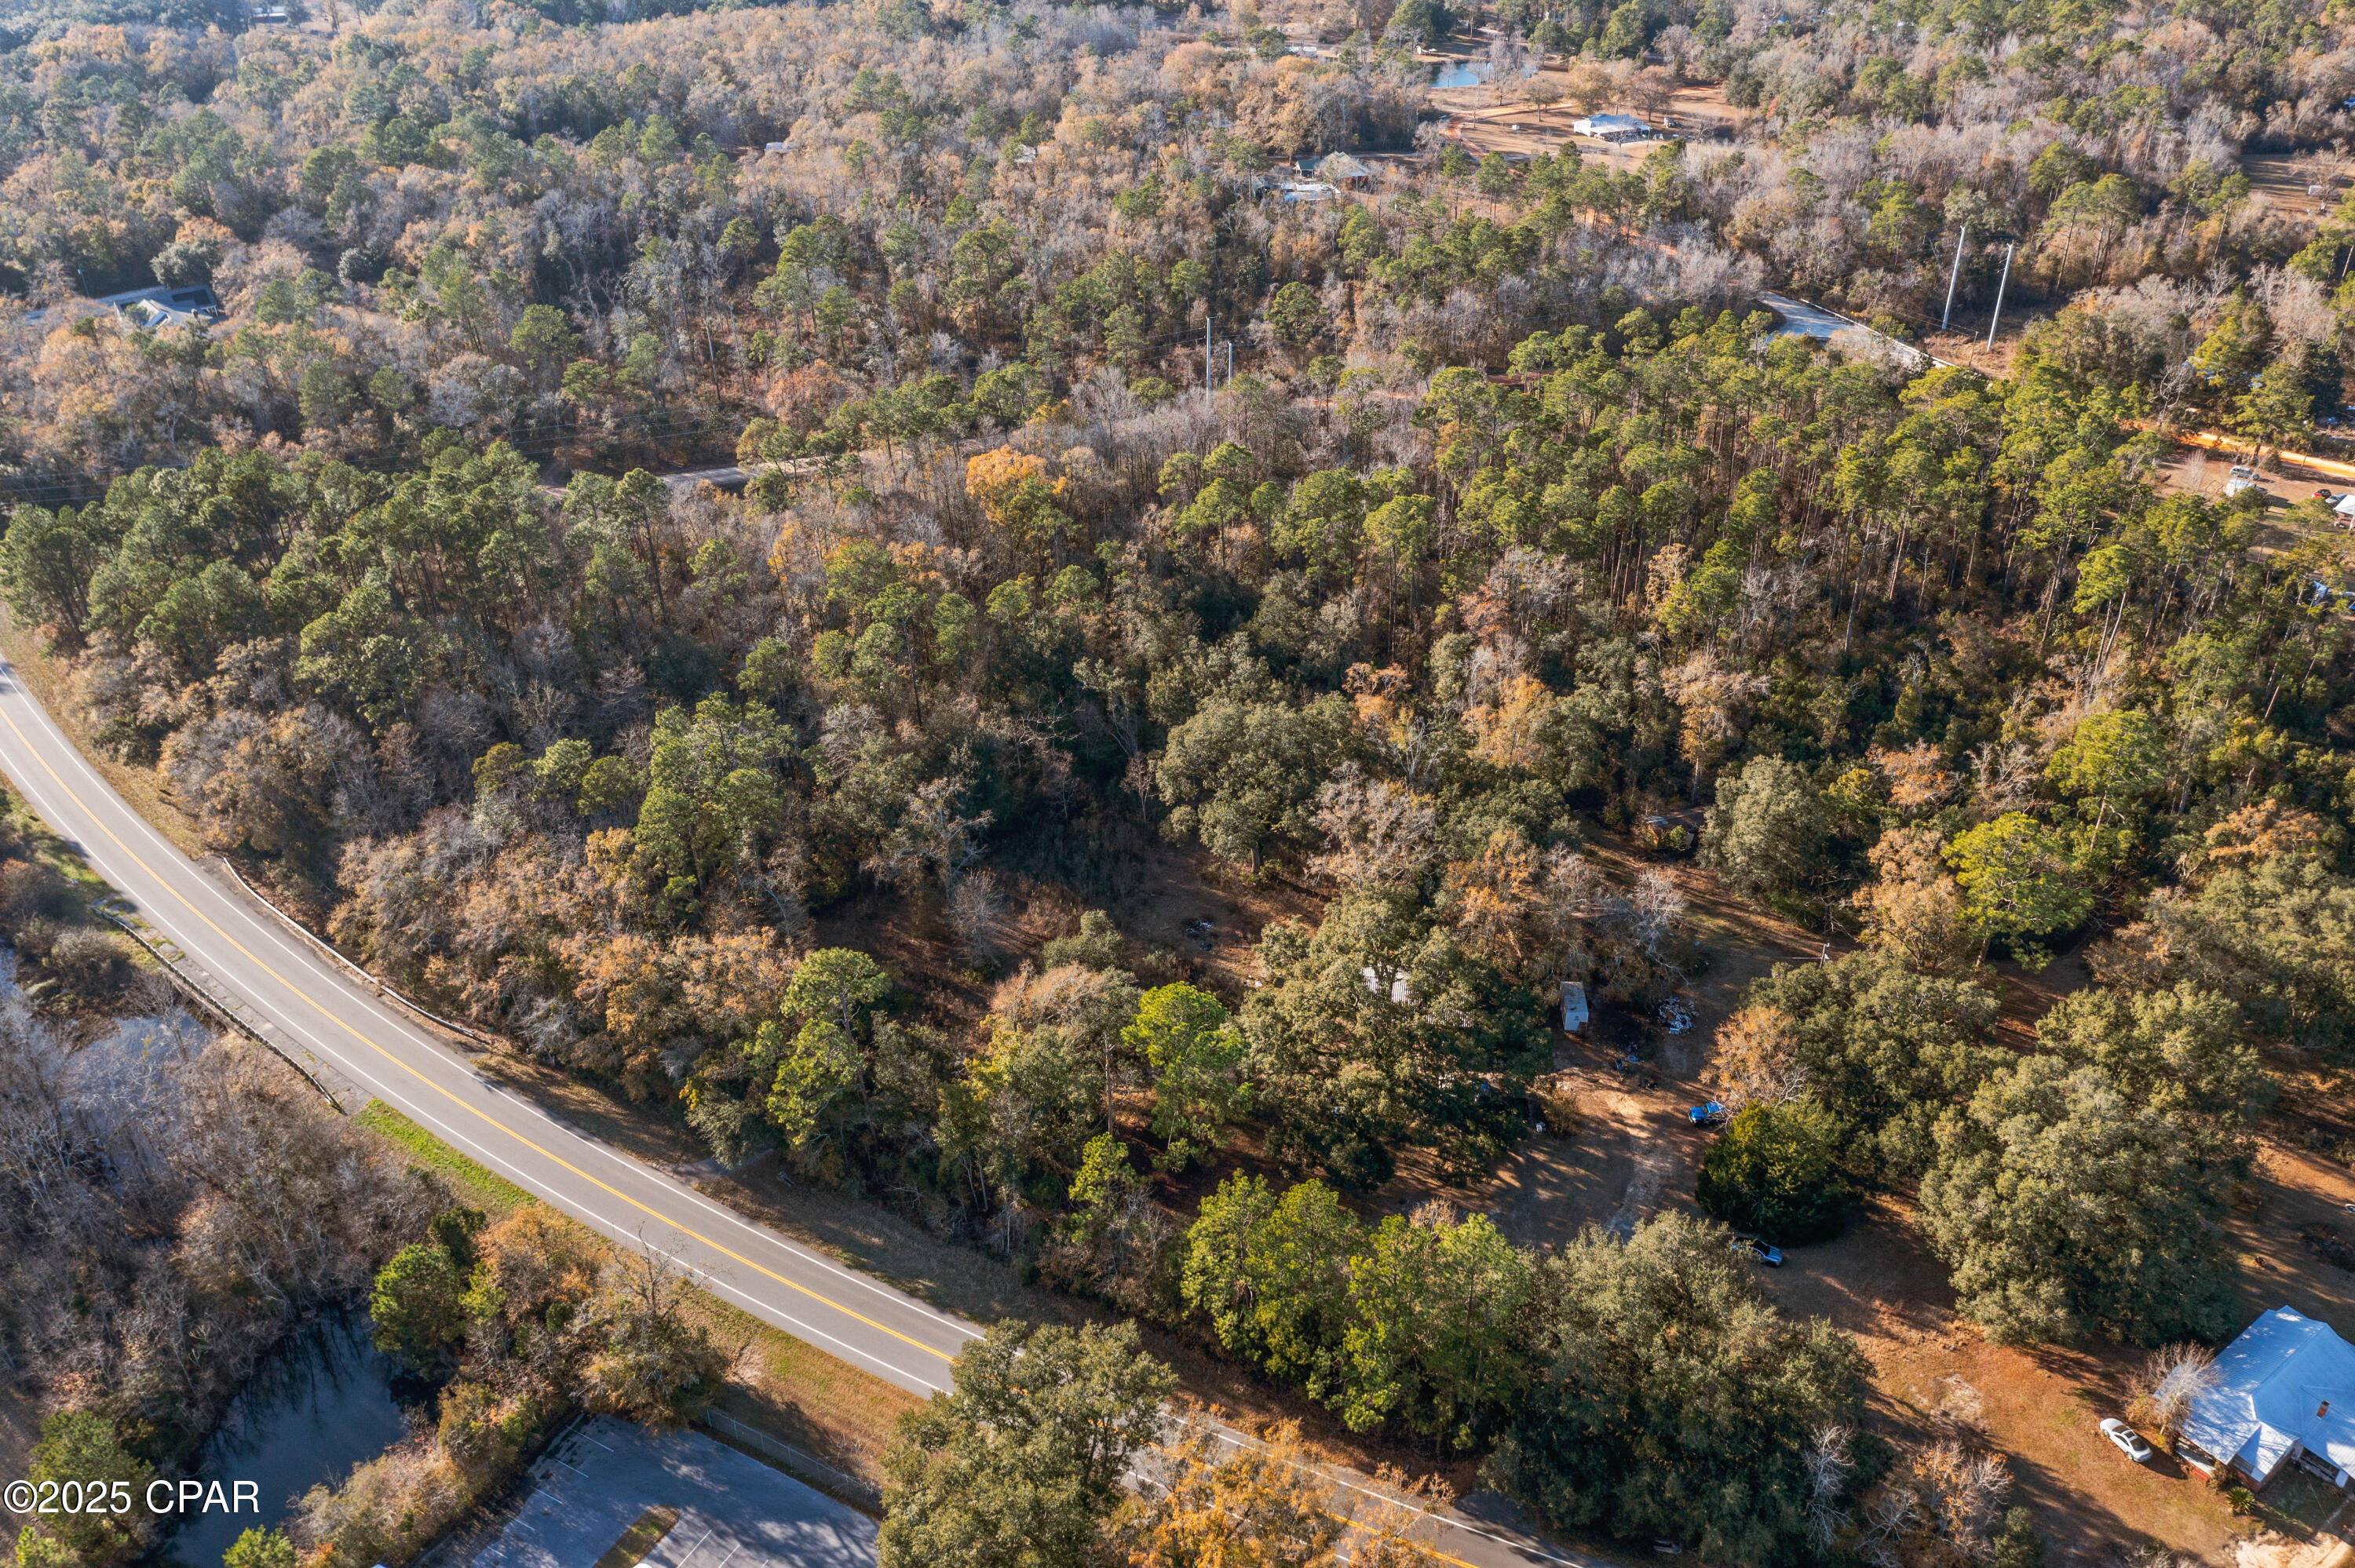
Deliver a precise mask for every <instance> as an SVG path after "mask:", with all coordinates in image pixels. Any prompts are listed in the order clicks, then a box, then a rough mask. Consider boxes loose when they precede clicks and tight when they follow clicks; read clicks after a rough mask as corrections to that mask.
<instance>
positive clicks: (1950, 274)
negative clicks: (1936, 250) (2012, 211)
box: [1938, 223, 1971, 332]
mask: <svg viewBox="0 0 2355 1568" xmlns="http://www.w3.org/2000/svg"><path fill="white" fill-rule="evenodd" d="M1970 237H1971V226H1970V225H1969V224H1967V223H1966V224H1965V225H1963V231H1962V232H1961V233H1960V234H1957V235H1955V264H1954V266H1952V267H1951V268H1949V269H1947V270H1946V309H1945V313H1942V314H1941V315H1940V316H1939V317H1938V330H1939V331H1940V332H1944V331H1945V330H1946V323H1948V322H1950V321H1952V320H1954V318H1955V280H1956V279H1958V278H1960V277H1961V276H1962V275H1963V241H1964V240H1966V239H1968V238H1970Z"/></svg>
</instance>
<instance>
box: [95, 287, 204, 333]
mask: <svg viewBox="0 0 2355 1568" xmlns="http://www.w3.org/2000/svg"><path fill="white" fill-rule="evenodd" d="M99 303H100V304H101V305H112V306H113V307H114V311H115V313H116V314H117V315H119V316H121V317H122V318H123V320H124V321H126V322H129V323H131V324H132V325H133V326H135V327H165V326H187V325H189V324H191V323H195V322H199V321H208V322H209V321H218V320H219V319H220V315H221V308H220V301H218V300H217V299H215V298H214V297H213V291H211V290H210V289H208V288H206V287H205V286H204V285H203V284H201V283H189V284H185V285H183V286H181V287H179V288H162V289H133V290H132V291H130V292H129V293H125V294H109V295H107V296H106V297H105V298H104V299H101V300H100V301H99Z"/></svg>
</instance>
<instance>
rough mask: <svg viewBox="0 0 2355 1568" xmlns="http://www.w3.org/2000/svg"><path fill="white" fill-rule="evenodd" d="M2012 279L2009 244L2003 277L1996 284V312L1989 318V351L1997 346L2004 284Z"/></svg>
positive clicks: (2004, 261)
mask: <svg viewBox="0 0 2355 1568" xmlns="http://www.w3.org/2000/svg"><path fill="white" fill-rule="evenodd" d="M2010 281H2011V247H2010V246H2009V245H2007V246H2005V247H2004V248H2003V276H2002V277H2001V278H1999V279H1998V280H1997V281H1996V285H1995V314H1994V315H1992V316H1990V317H1988V318H1987V348H1988V351H1989V352H1993V350H1994V348H1995V329H1996V327H1997V325H1998V323H2000V322H2002V320H2003V291H2004V286H2005V285H2006V284H2008V283H2009V282H2010Z"/></svg>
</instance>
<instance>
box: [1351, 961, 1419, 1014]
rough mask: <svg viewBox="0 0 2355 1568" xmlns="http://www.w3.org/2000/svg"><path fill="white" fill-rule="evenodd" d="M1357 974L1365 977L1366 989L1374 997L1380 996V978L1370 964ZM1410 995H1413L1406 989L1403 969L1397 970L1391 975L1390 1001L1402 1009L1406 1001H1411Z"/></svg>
mask: <svg viewBox="0 0 2355 1568" xmlns="http://www.w3.org/2000/svg"><path fill="white" fill-rule="evenodd" d="M1359 973H1360V974H1361V975H1363V976H1364V977H1365V981H1366V989H1367V990H1368V991H1371V992H1372V993H1373V994H1374V995H1376V996H1380V995H1381V994H1382V977H1381V976H1380V975H1379V974H1377V973H1376V972H1375V971H1374V967H1373V966H1372V965H1371V964H1368V965H1367V966H1366V967H1365V968H1364V969H1360V970H1359ZM1412 994H1413V993H1412V991H1409V989H1408V987H1407V983H1406V971H1405V970H1404V969H1401V970H1399V972H1398V973H1397V974H1396V975H1393V976H1392V977H1391V987H1390V996H1391V1001H1393V1002H1395V1003H1396V1004H1397V1005H1399V1006H1401V1007H1404V1006H1405V1005H1406V1004H1407V1002H1408V1001H1409V1000H1411V998H1412Z"/></svg>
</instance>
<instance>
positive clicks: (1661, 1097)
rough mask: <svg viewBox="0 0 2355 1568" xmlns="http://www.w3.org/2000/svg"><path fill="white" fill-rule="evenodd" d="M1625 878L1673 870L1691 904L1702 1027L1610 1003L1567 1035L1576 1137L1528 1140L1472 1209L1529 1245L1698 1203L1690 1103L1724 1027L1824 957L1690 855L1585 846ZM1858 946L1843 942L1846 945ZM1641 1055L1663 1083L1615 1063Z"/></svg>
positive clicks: (1561, 1062) (1627, 1224) (1701, 1087)
mask: <svg viewBox="0 0 2355 1568" xmlns="http://www.w3.org/2000/svg"><path fill="white" fill-rule="evenodd" d="M1583 853H1585V855H1586V857H1587V859H1588V860H1590V861H1591V862H1593V863H1594V864H1595V865H1596V866H1597V867H1598V868H1600V869H1601V870H1602V871H1603V872H1604V874H1605V875H1607V876H1609V877H1610V878H1611V879H1612V880H1613V881H1614V882H1617V883H1619V884H1621V885H1631V884H1633V883H1634V881H1635V879H1636V875H1637V874H1640V873H1641V872H1644V871H1646V870H1648V869H1651V868H1653V867H1655V866H1657V867H1661V868H1664V869H1666V870H1667V871H1668V873H1669V874H1670V875H1672V876H1673V877H1675V878H1676V881H1677V885H1678V887H1679V888H1681V889H1682V890H1683V892H1684V895H1685V897H1686V898H1687V900H1689V915H1688V920H1689V929H1690V930H1691V932H1692V935H1693V937H1694V938H1695V940H1696V941H1697V942H1698V943H1699V944H1700V950H1701V953H1702V956H1703V959H1704V967H1703V968H1701V969H1700V971H1699V972H1698V973H1696V974H1695V975H1693V976H1692V978H1691V980H1689V983H1688V984H1687V985H1686V987H1685V988H1684V990H1683V991H1682V992H1681V993H1680V994H1681V995H1682V996H1683V997H1684V998H1685V1000H1686V1001H1688V1002H1689V1004H1690V1006H1691V1009H1692V1019H1693V1022H1692V1026H1691V1027H1690V1028H1689V1029H1688V1030H1686V1031H1685V1032H1683V1033H1669V1032H1668V1030H1666V1029H1665V1028H1663V1027H1661V1025H1660V1024H1659V1022H1658V1021H1657V1020H1656V1019H1652V1018H1646V1017H1639V1016H1636V1015H1634V1014H1631V1013H1629V1012H1625V1011H1624V1010H1618V1009H1614V1008H1611V1007H1609V1006H1607V1005H1598V1007H1597V1009H1596V1014H1595V1019H1594V1022H1593V1024H1592V1025H1591V1026H1590V1027H1589V1029H1588V1030H1587V1032H1586V1037H1585V1038H1584V1039H1582V1040H1575V1041H1573V1040H1568V1039H1565V1040H1563V1041H1562V1042H1561V1045H1560V1048H1559V1050H1558V1051H1557V1054H1556V1056H1555V1065H1556V1066H1557V1067H1558V1068H1561V1069H1563V1070H1565V1071H1567V1072H1569V1073H1570V1074H1571V1075H1572V1080H1573V1081H1574V1082H1575V1084H1576V1085H1577V1090H1576V1094H1577V1099H1578V1105H1579V1120H1578V1124H1577V1126H1576V1127H1575V1128H1572V1129H1571V1130H1570V1131H1569V1133H1568V1134H1567V1136H1548V1137H1543V1138H1532V1139H1528V1140H1526V1141H1525V1142H1523V1143H1522V1144H1521V1145H1520V1147H1519V1148H1518V1150H1515V1151H1514V1153H1513V1155H1512V1157H1511V1158H1510V1159H1508V1160H1506V1161H1505V1163H1504V1164H1503V1166H1502V1167H1500V1168H1499V1169H1498V1171H1497V1176H1496V1179H1495V1180H1494V1181H1491V1182H1490V1183H1489V1184H1488V1185H1487V1187H1485V1188H1483V1189H1482V1190H1481V1191H1480V1192H1477V1193H1474V1194H1467V1195H1466V1198H1465V1202H1467V1203H1468V1204H1470V1205H1471V1206H1474V1207H1477V1208H1481V1209H1485V1210H1487V1212H1488V1213H1491V1214H1492V1215H1493V1216H1494V1217H1495V1219H1496V1221H1497V1225H1498V1226H1499V1227H1500V1228H1501V1229H1502V1230H1503V1231H1504V1232H1505V1233H1506V1234H1508V1235H1509V1236H1511V1237H1512V1238H1513V1239H1514V1240H1515V1241H1518V1242H1521V1243H1524V1244H1526V1245H1546V1244H1557V1245H1558V1244H1560V1243H1562V1242H1566V1241H1568V1240H1570V1239H1571V1238H1572V1236H1574V1235H1576V1234H1578V1233H1579V1231H1580V1230H1581V1229H1582V1227H1583V1226H1585V1225H1586V1224H1589V1223H1590V1222H1591V1223H1593V1224H1601V1225H1605V1226H1609V1227H1611V1228H1614V1229H1616V1230H1619V1231H1620V1232H1622V1233H1623V1234H1624V1233H1625V1232H1626V1231H1628V1230H1632V1229H1633V1228H1634V1227H1635V1225H1636V1224H1638V1223H1640V1222H1641V1221H1642V1220H1644V1219H1645V1218H1646V1217H1647V1216H1649V1215H1651V1214H1653V1213H1657V1212H1658V1211H1659V1210H1661V1209H1662V1208H1665V1207H1677V1208H1683V1209H1687V1210H1690V1209H1691V1208H1692V1191H1693V1178H1694V1173H1695V1171H1697V1170H1698V1169H1699V1167H1700V1157H1701V1153H1702V1151H1703V1150H1706V1149H1707V1148H1708V1146H1709V1143H1708V1136H1709V1135H1708V1134H1706V1133H1705V1132H1702V1131H1701V1130H1700V1129H1698V1128H1694V1127H1693V1126H1692V1124H1691V1123H1690V1122H1689V1120H1687V1119H1686V1116H1685V1112H1686V1110H1687V1109H1688V1107H1691V1106H1693V1105H1695V1104H1697V1103H1700V1102H1701V1101H1704V1100H1706V1099H1708V1098H1709V1085H1710V1074H1709V1053H1710V1046H1711V1044H1712V1043H1713V1042H1714V1041H1715V1040H1716V1038H1717V1028H1718V1025H1719V1024H1721V1023H1722V1022H1725V1020H1726V1018H1727V1017H1728V1016H1729V1015H1730V1014H1731V1013H1732V1012H1733V1010H1734V1009H1735V1008H1736V1007H1737V1006H1739V1005H1740V1004H1741V999H1742V992H1743V991H1745V990H1747V989H1748V987H1749V985H1750V982H1751V981H1753V980H1757V979H1760V978H1761V977H1763V976H1764V975H1765V974H1766V972H1767V971H1768V970H1770V969H1773V968H1774V965H1776V964H1778V963H1805V962H1809V961H1812V960H1815V959H1818V958H1820V957H1821V956H1822V953H1823V948H1824V944H1823V939H1822V938H1820V937H1817V936H1815V935H1813V934H1811V933H1809V932H1806V931H1803V930H1801V929H1799V928H1798V927H1796V926H1793V925H1791V924H1790V923H1788V922H1787V921H1784V920H1781V919H1778V918H1776V917H1775V916H1772V915H1765V914H1762V913H1760V912H1759V911H1757V910H1755V909H1753V908H1750V907H1749V906H1746V905H1743V904H1742V903H1741V902H1740V901H1738V900H1736V899H1735V898H1734V897H1733V896H1732V895H1730V894H1729V893H1727V892H1726V891H1725V887H1724V885H1723V884H1722V883H1721V882H1720V881H1719V880H1718V879H1717V877H1716V876H1715V875H1714V874H1711V873H1710V872H1707V871H1704V870H1702V869H1700V867H1699V866H1697V865H1695V864H1693V863H1692V862H1691V861H1689V860H1688V859H1677V858H1672V857H1668V856H1665V855H1654V854H1651V853H1647V852H1646V851H1644V850H1641V849H1638V848H1636V846H1635V845H1634V844H1633V843H1632V842H1629V841H1627V840H1625V839H1622V838H1608V839H1599V840H1597V841H1595V842H1592V843H1590V844H1588V845H1587V846H1586V848H1585V850H1584V852H1583ZM1848 946H1849V943H1848V942H1847V941H1846V940H1845V939H1844V938H1843V939H1838V940H1836V941H1835V942H1834V944H1833V950H1834V951H1835V952H1838V951H1840V950H1842V949H1844V948H1847V947H1848ZM1623 1050H1636V1051H1637V1052H1638V1053H1639V1054H1641V1055H1642V1056H1643V1057H1644V1058H1645V1059H1646V1063H1647V1065H1649V1066H1650V1067H1651V1069H1652V1070H1653V1072H1654V1074H1656V1075H1657V1086H1654V1087H1651V1088H1646V1087H1644V1086H1642V1082H1641V1080H1640V1079H1638V1078H1636V1077H1634V1076H1633V1075H1626V1074H1622V1073H1618V1072H1614V1071H1613V1070H1612V1067H1611V1062H1612V1059H1613V1058H1614V1056H1615V1055H1617V1054H1619V1053H1620V1052H1621V1051H1623Z"/></svg>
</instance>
